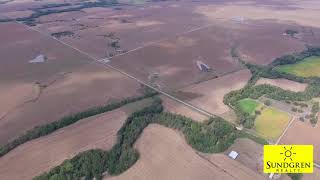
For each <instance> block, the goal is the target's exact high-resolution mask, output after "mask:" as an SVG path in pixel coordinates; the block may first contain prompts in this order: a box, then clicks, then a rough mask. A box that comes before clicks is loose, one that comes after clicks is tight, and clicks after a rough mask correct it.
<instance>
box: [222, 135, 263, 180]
mask: <svg viewBox="0 0 320 180" xmlns="http://www.w3.org/2000/svg"><path fill="white" fill-rule="evenodd" d="M231 151H236V152H238V153H239V156H238V157H237V159H236V161H238V162H239V163H241V164H243V165H245V166H246V167H248V168H250V169H251V170H253V171H255V172H256V173H259V174H261V175H264V176H266V175H265V174H263V146H262V145H260V144H257V143H256V142H254V141H252V140H250V139H246V138H240V139H237V140H236V141H235V143H234V144H233V145H232V146H230V147H229V149H228V150H227V151H226V154H229V153H230V152H231ZM266 177H267V176H266Z"/></svg>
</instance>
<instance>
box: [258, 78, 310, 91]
mask: <svg viewBox="0 0 320 180" xmlns="http://www.w3.org/2000/svg"><path fill="white" fill-rule="evenodd" d="M260 84H269V85H272V86H277V87H279V88H281V89H284V90H290V91H293V92H301V91H304V90H305V89H306V88H307V86H308V84H304V83H298V82H295V81H290V80H287V79H267V78H260V79H259V80H258V81H257V83H256V85H260Z"/></svg>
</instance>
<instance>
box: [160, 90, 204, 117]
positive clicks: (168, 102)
mask: <svg viewBox="0 0 320 180" xmlns="http://www.w3.org/2000/svg"><path fill="white" fill-rule="evenodd" d="M161 99H162V105H163V107H164V110H165V111H167V112H171V113H175V114H180V115H183V116H186V117H188V118H191V119H192V120H195V121H199V122H203V121H205V120H207V119H208V117H207V116H205V115H202V114H200V113H198V112H196V111H194V110H191V109H190V108H188V107H187V106H185V105H182V104H181V103H178V102H176V101H174V100H172V99H170V98H168V97H165V96H161Z"/></svg>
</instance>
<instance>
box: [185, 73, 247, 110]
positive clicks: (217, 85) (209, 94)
mask: <svg viewBox="0 0 320 180" xmlns="http://www.w3.org/2000/svg"><path fill="white" fill-rule="evenodd" d="M250 77H251V74H250V71H248V70H241V71H238V72H235V73H231V74H228V75H225V76H223V77H220V78H217V79H213V80H209V81H205V82H202V83H199V84H194V85H192V86H189V87H186V88H184V89H182V90H181V91H184V92H193V93H199V94H201V96H200V97H198V98H195V99H192V100H190V101H189V103H191V104H192V105H194V106H197V107H200V108H202V109H204V110H206V111H208V112H210V113H213V114H217V115H222V114H224V113H227V112H229V110H230V109H229V107H228V106H227V105H225V104H224V103H223V97H224V96H225V95H226V94H228V93H229V92H230V91H233V90H237V89H241V88H242V87H244V86H245V84H246V83H247V81H248V80H249V79H250Z"/></svg>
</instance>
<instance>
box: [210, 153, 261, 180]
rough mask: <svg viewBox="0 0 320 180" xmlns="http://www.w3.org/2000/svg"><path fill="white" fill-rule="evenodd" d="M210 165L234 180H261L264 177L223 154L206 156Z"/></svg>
mask: <svg viewBox="0 0 320 180" xmlns="http://www.w3.org/2000/svg"><path fill="white" fill-rule="evenodd" d="M206 159H208V160H209V161H210V162H211V163H212V164H214V165H215V166H217V167H218V168H221V169H223V170H224V171H226V173H230V175H232V176H233V177H234V178H235V179H246V180H263V179H265V177H264V176H263V175H261V174H259V173H257V172H255V171H253V170H251V169H250V168H248V167H246V165H245V164H241V163H239V162H238V161H236V160H233V159H231V158H229V157H228V156H226V155H224V154H212V155H208V156H206Z"/></svg>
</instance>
